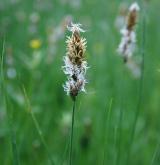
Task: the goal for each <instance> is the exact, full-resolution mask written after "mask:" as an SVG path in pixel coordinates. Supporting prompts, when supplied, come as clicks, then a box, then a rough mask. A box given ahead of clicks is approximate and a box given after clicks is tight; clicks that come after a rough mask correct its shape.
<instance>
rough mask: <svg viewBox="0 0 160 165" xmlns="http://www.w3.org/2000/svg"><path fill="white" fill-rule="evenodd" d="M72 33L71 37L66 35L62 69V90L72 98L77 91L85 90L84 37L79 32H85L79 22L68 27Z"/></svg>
mask: <svg viewBox="0 0 160 165" xmlns="http://www.w3.org/2000/svg"><path fill="white" fill-rule="evenodd" d="M68 30H69V31H70V32H71V33H72V35H71V37H69V36H68V37H67V40H66V44H67V52H66V56H64V66H63V67H62V68H63V71H64V73H65V74H66V75H67V78H68V80H67V81H66V83H65V85H63V87H64V91H65V92H67V95H70V96H71V97H72V99H73V100H74V99H75V98H76V96H77V95H78V93H79V92H81V91H83V92H85V88H84V87H85V84H86V79H85V74H86V70H87V68H88V67H87V62H86V61H85V56H84V54H85V51H86V44H87V42H86V39H85V38H82V37H81V35H80V33H81V32H85V31H84V30H83V29H82V28H81V24H73V23H71V25H70V26H69V27H68Z"/></svg>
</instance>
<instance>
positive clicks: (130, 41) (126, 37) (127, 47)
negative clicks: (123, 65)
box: [118, 2, 140, 62]
mask: <svg viewBox="0 0 160 165" xmlns="http://www.w3.org/2000/svg"><path fill="white" fill-rule="evenodd" d="M139 10H140V8H139V6H138V4H137V3H136V2H135V3H133V4H132V5H131V6H130V8H129V14H128V18H127V23H126V26H125V28H123V29H121V31H120V32H121V34H122V39H121V43H120V44H119V47H118V52H119V54H120V55H121V56H122V57H123V58H124V62H127V61H128V58H130V57H131V56H132V55H133V53H134V51H135V47H136V33H135V31H134V27H135V25H136V22H137V12H138V11H139Z"/></svg>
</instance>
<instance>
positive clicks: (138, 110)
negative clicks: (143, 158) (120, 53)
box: [127, 6, 146, 164]
mask: <svg viewBox="0 0 160 165" xmlns="http://www.w3.org/2000/svg"><path fill="white" fill-rule="evenodd" d="M145 38H146V19H145V10H144V6H142V40H141V51H140V53H141V55H142V65H141V72H142V73H141V77H140V82H139V93H138V102H137V107H136V113H135V118H134V121H133V128H132V132H131V138H130V141H129V147H128V152H127V164H129V161H130V154H131V149H132V145H133V141H134V136H135V130H136V126H137V120H138V117H139V113H140V108H141V103H142V94H143V80H144V57H145Z"/></svg>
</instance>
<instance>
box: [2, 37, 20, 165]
mask: <svg viewBox="0 0 160 165" xmlns="http://www.w3.org/2000/svg"><path fill="white" fill-rule="evenodd" d="M4 53H5V38H4V40H3V46H2V55H1V89H2V92H3V94H4V97H3V99H4V104H5V109H6V116H7V123H8V127H9V136H10V140H11V146H12V155H13V165H20V160H19V154H18V149H17V143H16V134H15V131H14V129H13V117H12V115H13V114H12V113H13V112H12V108H11V106H10V102H9V98H8V95H7V91H6V84H5V77H4V69H3V68H4ZM9 109H10V111H9Z"/></svg>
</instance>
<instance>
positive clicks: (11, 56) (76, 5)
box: [0, 0, 160, 165]
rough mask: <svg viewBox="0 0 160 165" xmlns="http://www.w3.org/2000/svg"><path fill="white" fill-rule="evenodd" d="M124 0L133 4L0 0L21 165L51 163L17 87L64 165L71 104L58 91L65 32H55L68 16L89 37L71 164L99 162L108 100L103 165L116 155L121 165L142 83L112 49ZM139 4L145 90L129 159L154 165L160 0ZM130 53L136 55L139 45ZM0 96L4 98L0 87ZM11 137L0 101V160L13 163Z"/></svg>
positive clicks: (158, 103)
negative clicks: (28, 102) (85, 81)
mask: <svg viewBox="0 0 160 165" xmlns="http://www.w3.org/2000/svg"><path fill="white" fill-rule="evenodd" d="M122 2H123V3H127V5H129V4H130V3H131V2H133V1H127V0H126V1H125V0H124V1H109V0H100V1H98V0H90V1H89V0H88V1H87V0H75V1H73V0H46V1H42V0H34V1H31V0H26V1H20V0H1V1H0V42H1V44H0V48H1V50H2V47H3V36H5V38H6V44H5V53H4V74H5V80H6V82H5V86H6V89H7V96H8V98H9V101H10V105H11V106H10V107H12V110H9V111H12V112H13V114H12V115H13V116H12V126H13V127H14V133H15V137H16V142H17V143H16V144H17V150H18V155H19V159H20V162H21V164H23V165H28V164H31V165H32V164H39V165H41V164H42V165H44V164H49V159H48V154H47V152H46V150H45V149H44V147H43V144H42V143H41V140H40V138H39V135H38V132H37V131H36V129H35V125H34V123H33V121H32V118H31V117H30V115H29V114H28V113H27V112H26V100H25V98H24V95H23V91H22V89H21V86H22V84H24V87H25V89H26V92H27V95H28V97H29V98H30V103H31V105H32V110H33V113H34V115H35V116H36V119H37V122H38V123H39V126H40V129H41V131H42V133H43V137H44V139H45V142H46V144H47V146H48V150H49V151H50V153H51V155H52V158H53V159H54V160H55V162H56V163H57V164H60V163H61V162H62V157H64V161H63V164H66V162H67V160H68V155H69V154H68V151H69V150H68V149H66V146H67V144H68V141H69V129H70V114H71V110H72V101H71V99H70V98H69V97H67V96H66V94H65V93H64V91H63V88H62V84H63V83H64V82H65V80H66V77H65V76H64V74H63V72H62V69H61V66H62V64H63V61H62V58H63V56H64V54H65V35H66V34H67V35H68V32H65V31H64V32H63V28H62V31H61V33H60V35H59V36H58V37H55V36H56V35H57V31H58V30H57V29H61V27H63V20H64V18H65V17H66V16H67V15H70V16H71V17H72V18H73V21H74V22H80V23H82V24H83V25H84V29H86V30H87V32H86V33H84V34H83V35H84V36H85V37H86V38H87V41H88V47H87V52H86V55H87V60H88V63H89V65H90V69H89V70H88V75H87V79H88V82H89V83H88V84H87V87H86V89H87V94H80V96H79V97H78V100H77V108H76V112H75V126H74V147H73V155H74V157H73V162H74V164H76V165H78V164H86V165H88V164H101V163H102V162H103V159H104V158H103V156H104V131H105V126H104V125H105V124H106V121H105V120H107V117H106V119H105V118H104V116H105V112H104V109H105V107H106V104H107V107H108V106H109V103H110V99H111V98H112V99H113V103H112V110H111V113H110V123H109V124H110V125H109V131H108V130H107V131H106V133H107V134H106V137H107V138H106V140H107V147H106V152H105V159H104V160H105V163H104V164H111V165H112V164H115V163H116V159H117V154H118V152H119V158H118V164H119V165H124V164H126V160H127V151H128V147H129V146H128V145H129V141H130V137H131V132H132V128H133V123H134V117H135V114H136V108H137V103H138V97H139V93H138V89H139V81H140V80H139V79H135V78H133V76H132V74H131V73H130V72H129V71H128V70H127V68H126V67H125V66H124V64H123V62H122V60H121V58H120V57H119V56H117V52H116V49H117V45H118V44H119V41H120V34H119V31H118V30H117V29H116V27H115V19H116V17H117V15H118V10H119V6H120V4H121V3H122ZM144 2H145V5H144V6H143V7H145V11H146V13H145V16H146V44H145V57H144V80H143V91H142V98H141V99H142V101H141V105H140V114H139V117H138V120H137V125H136V130H135V138H134V141H133V144H132V148H131V153H130V154H131V155H130V163H129V164H131V165H132V164H133V165H137V164H142V165H147V164H150V163H151V162H153V164H155V165H156V164H157V165H158V164H159V162H160V155H159V148H158V147H159V145H158V144H159V136H160V132H159V130H160V122H159V115H160V112H159V107H160V101H159V99H160V93H159V91H160V86H159V82H160V73H159V72H158V71H157V70H158V69H159V68H160V56H159V44H160V33H159V29H160V23H159V17H160V14H159V6H160V2H159V0H153V1H150V0H146V1H144ZM141 7H142V6H141ZM139 18H140V20H139V21H140V22H139V23H138V25H137V33H138V45H141V40H142V38H141V36H142V33H143V28H142V27H141V21H142V20H141V18H142V17H141V13H140V17H139ZM55 38H56V39H55ZM32 40H36V41H38V42H39V43H41V44H40V45H39V46H37V47H34V46H32V45H31V41H32ZM30 45H31V46H30ZM1 52H2V51H1ZM135 56H137V57H140V56H141V53H140V48H139V50H138V51H137V53H136V54H135ZM0 97H1V98H2V97H4V93H2V90H1V91H0ZM121 110H122V112H123V116H122V118H120V114H121V113H120V112H121ZM107 128H108V127H107ZM9 134H10V131H9V128H8V124H7V114H6V109H5V106H4V102H3V100H2V99H0V164H3V165H9V164H12V161H13V159H12V152H11V145H10V139H9V138H8V137H9V136H8V135H9ZM65 150H66V151H67V153H65ZM152 160H154V161H152Z"/></svg>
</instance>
